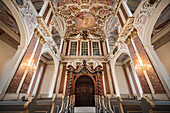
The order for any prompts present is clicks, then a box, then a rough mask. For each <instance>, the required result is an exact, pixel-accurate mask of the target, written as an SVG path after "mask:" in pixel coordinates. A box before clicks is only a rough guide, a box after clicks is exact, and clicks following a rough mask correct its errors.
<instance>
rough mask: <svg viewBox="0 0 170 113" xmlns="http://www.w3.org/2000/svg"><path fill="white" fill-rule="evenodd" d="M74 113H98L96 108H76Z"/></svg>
mask: <svg viewBox="0 0 170 113" xmlns="http://www.w3.org/2000/svg"><path fill="white" fill-rule="evenodd" d="M74 113H96V109H95V107H74Z"/></svg>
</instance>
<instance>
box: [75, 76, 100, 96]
mask: <svg viewBox="0 0 170 113" xmlns="http://www.w3.org/2000/svg"><path fill="white" fill-rule="evenodd" d="M81 76H88V77H90V78H91V79H92V80H93V83H94V94H95V95H96V93H97V82H96V81H95V79H94V78H93V76H92V75H90V74H79V75H78V76H77V77H76V78H75V80H74V82H73V95H75V87H76V86H75V85H76V81H77V79H78V78H80V77H81Z"/></svg>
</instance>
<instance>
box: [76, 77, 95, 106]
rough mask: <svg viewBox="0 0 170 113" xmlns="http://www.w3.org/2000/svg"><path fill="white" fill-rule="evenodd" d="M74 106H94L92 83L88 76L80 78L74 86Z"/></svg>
mask: <svg viewBox="0 0 170 113" xmlns="http://www.w3.org/2000/svg"><path fill="white" fill-rule="evenodd" d="M75 95H76V99H75V104H76V106H94V83H93V80H92V79H91V78H90V77H88V76H81V77H80V78H78V79H77V81H76V86H75Z"/></svg>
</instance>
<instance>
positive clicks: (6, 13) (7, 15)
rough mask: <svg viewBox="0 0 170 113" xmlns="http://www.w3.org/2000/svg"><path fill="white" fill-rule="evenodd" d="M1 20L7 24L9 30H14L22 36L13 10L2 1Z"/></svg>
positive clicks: (0, 4)
mask: <svg viewBox="0 0 170 113" xmlns="http://www.w3.org/2000/svg"><path fill="white" fill-rule="evenodd" d="M0 21H1V22H2V23H3V24H5V26H6V27H7V28H9V30H11V31H12V32H14V33H15V34H16V35H17V36H18V37H20V33H19V28H18V25H17V23H16V20H15V18H14V17H13V15H12V13H11V11H10V10H9V9H8V7H6V5H5V4H4V3H3V2H2V1H0ZM1 27H2V26H1Z"/></svg>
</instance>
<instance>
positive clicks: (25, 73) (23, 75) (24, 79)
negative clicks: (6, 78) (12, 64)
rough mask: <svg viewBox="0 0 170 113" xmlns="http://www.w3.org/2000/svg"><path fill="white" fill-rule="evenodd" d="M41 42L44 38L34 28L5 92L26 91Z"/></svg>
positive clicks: (38, 54)
mask: <svg viewBox="0 0 170 113" xmlns="http://www.w3.org/2000/svg"><path fill="white" fill-rule="evenodd" d="M40 42H41V43H40ZM42 43H45V40H44V38H43V37H42V36H40V34H39V32H38V31H37V29H35V33H34V35H33V37H32V39H31V41H30V43H29V45H28V48H27V50H26V53H25V55H24V56H23V59H22V61H21V63H20V65H19V67H18V69H17V71H16V73H15V75H14V77H13V79H12V81H11V83H10V85H9V87H8V89H7V93H17V94H18V93H19V92H22V93H27V90H28V88H29V84H30V82H31V79H32V75H33V72H34V68H35V66H36V64H37V62H38V59H39V56H40V52H41V49H42Z"/></svg>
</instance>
